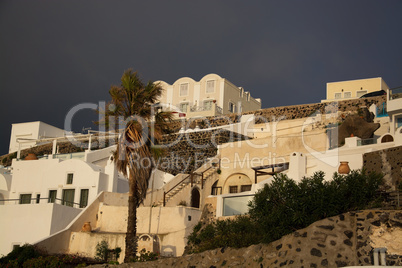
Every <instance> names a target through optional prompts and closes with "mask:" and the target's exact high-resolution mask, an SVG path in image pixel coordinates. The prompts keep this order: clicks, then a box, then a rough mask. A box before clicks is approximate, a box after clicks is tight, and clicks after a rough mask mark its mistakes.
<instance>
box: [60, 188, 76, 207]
mask: <svg viewBox="0 0 402 268" xmlns="http://www.w3.org/2000/svg"><path fill="white" fill-rule="evenodd" d="M74 195H75V190H74V189H65V190H63V198H62V201H61V204H62V205H66V206H69V207H72V206H74Z"/></svg>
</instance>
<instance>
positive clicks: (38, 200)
mask: <svg viewBox="0 0 402 268" xmlns="http://www.w3.org/2000/svg"><path fill="white" fill-rule="evenodd" d="M39 202H40V194H37V195H36V204H39Z"/></svg>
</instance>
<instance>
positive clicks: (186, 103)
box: [179, 101, 190, 113]
mask: <svg viewBox="0 0 402 268" xmlns="http://www.w3.org/2000/svg"><path fill="white" fill-rule="evenodd" d="M184 104H185V105H187V107H186V110H185V111H183V110H182V108H181V107H182V105H184ZM189 105H190V103H189V102H187V101H185V102H180V103H179V110H180V112H182V113H187V110H188V107H189Z"/></svg>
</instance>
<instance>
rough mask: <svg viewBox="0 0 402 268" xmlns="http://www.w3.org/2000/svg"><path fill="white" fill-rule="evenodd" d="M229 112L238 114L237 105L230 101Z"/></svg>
mask: <svg viewBox="0 0 402 268" xmlns="http://www.w3.org/2000/svg"><path fill="white" fill-rule="evenodd" d="M231 105H232V107H233V109H231V108H232V107H230V106H231ZM229 112H231V113H236V112H237V107H236V104H235V103H234V102H231V101H229Z"/></svg>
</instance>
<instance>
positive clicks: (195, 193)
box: [191, 188, 200, 208]
mask: <svg viewBox="0 0 402 268" xmlns="http://www.w3.org/2000/svg"><path fill="white" fill-rule="evenodd" d="M191 207H193V208H200V191H199V190H198V189H197V188H193V190H192V191H191Z"/></svg>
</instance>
